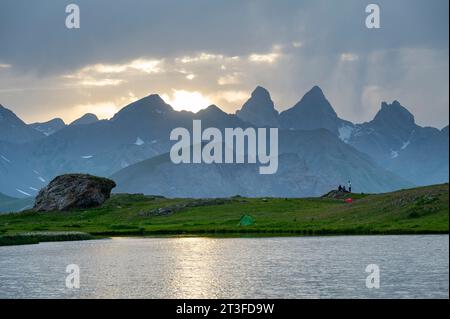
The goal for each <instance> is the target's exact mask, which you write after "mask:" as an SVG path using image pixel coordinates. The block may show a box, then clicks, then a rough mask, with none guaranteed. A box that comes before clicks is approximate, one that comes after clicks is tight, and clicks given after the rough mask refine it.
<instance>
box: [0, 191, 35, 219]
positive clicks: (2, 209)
mask: <svg viewBox="0 0 450 319" xmlns="http://www.w3.org/2000/svg"><path fill="white" fill-rule="evenodd" d="M33 202H34V198H14V197H10V196H6V195H4V194H2V193H0V214H3V213H7V212H17V211H21V210H23V209H27V208H31V207H32V206H33Z"/></svg>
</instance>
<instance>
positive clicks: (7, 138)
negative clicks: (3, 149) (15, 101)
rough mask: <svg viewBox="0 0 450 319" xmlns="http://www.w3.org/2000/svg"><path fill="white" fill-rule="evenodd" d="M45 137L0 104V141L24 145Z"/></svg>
mask: <svg viewBox="0 0 450 319" xmlns="http://www.w3.org/2000/svg"><path fill="white" fill-rule="evenodd" d="M43 137H45V135H44V134H43V133H41V132H38V131H36V130H35V129H33V128H31V127H29V126H28V125H26V124H25V123H24V122H23V121H22V120H21V119H19V118H18V117H17V116H16V115H15V114H14V113H13V112H12V111H10V110H8V109H7V108H5V107H3V106H2V105H1V104H0V141H4V142H10V143H25V142H28V141H33V140H37V139H40V138H43Z"/></svg>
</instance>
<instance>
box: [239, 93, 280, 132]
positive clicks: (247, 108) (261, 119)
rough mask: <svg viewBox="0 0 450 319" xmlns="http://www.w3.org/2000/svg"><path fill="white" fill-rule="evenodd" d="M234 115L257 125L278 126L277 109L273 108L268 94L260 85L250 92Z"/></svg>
mask: <svg viewBox="0 0 450 319" xmlns="http://www.w3.org/2000/svg"><path fill="white" fill-rule="evenodd" d="M236 115H237V117H239V118H240V119H241V120H243V121H246V122H249V123H252V124H253V125H255V126H258V127H263V126H270V127H278V126H279V119H278V111H276V110H275V106H274V104H273V101H272V99H271V98H270V94H269V92H268V91H267V90H266V89H265V88H263V87H260V86H258V87H257V88H256V89H255V90H254V91H253V92H252V95H251V97H250V99H249V100H248V101H247V102H245V104H244V105H243V106H242V108H241V110H239V111H237V112H236Z"/></svg>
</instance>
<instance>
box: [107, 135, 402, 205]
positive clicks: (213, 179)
mask: <svg viewBox="0 0 450 319" xmlns="http://www.w3.org/2000/svg"><path fill="white" fill-rule="evenodd" d="M280 133H281V134H280V145H279V147H280V156H279V170H278V172H277V173H276V174H274V175H260V174H259V171H258V167H259V164H195V165H193V164H179V165H176V164H172V162H171V160H170V157H169V155H168V154H163V155H160V156H158V157H155V158H152V159H149V160H146V161H143V162H140V163H137V164H135V165H132V166H130V167H127V168H125V169H123V170H121V171H119V172H117V173H116V174H114V175H112V179H114V180H115V181H116V182H117V185H118V186H117V188H116V189H115V191H116V192H132V193H135V192H137V193H146V194H158V195H165V196H173V197H218V196H232V195H236V194H240V195H245V196H293V197H295V196H317V195H320V194H323V193H324V192H326V191H327V190H329V189H332V188H336V187H337V185H338V184H344V183H346V182H347V180H349V179H350V180H351V181H352V183H353V185H357V186H356V187H355V189H354V190H355V191H356V192H379V191H381V190H384V189H389V190H392V189H398V188H402V187H407V186H410V184H409V183H408V182H406V181H404V180H402V179H401V178H398V177H396V176H395V175H394V174H392V173H390V172H388V171H386V170H383V169H382V168H380V167H378V166H377V165H376V164H375V163H373V162H372V161H371V160H370V159H369V158H368V157H367V156H366V155H364V154H361V153H359V152H358V151H356V150H355V149H353V148H352V147H351V146H349V145H347V144H345V143H343V142H342V141H340V140H339V139H338V138H337V137H336V136H334V135H333V134H331V133H330V132H328V131H327V130H311V131H282V132H280Z"/></svg>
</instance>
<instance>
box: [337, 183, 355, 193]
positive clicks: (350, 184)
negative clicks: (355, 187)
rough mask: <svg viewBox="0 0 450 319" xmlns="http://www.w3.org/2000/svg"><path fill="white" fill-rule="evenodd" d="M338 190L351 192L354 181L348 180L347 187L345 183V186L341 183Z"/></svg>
mask: <svg viewBox="0 0 450 319" xmlns="http://www.w3.org/2000/svg"><path fill="white" fill-rule="evenodd" d="M338 191H340V192H344V193H351V192H352V183H351V182H350V181H348V183H347V188H345V185H344V186H342V185H339V187H338Z"/></svg>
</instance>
